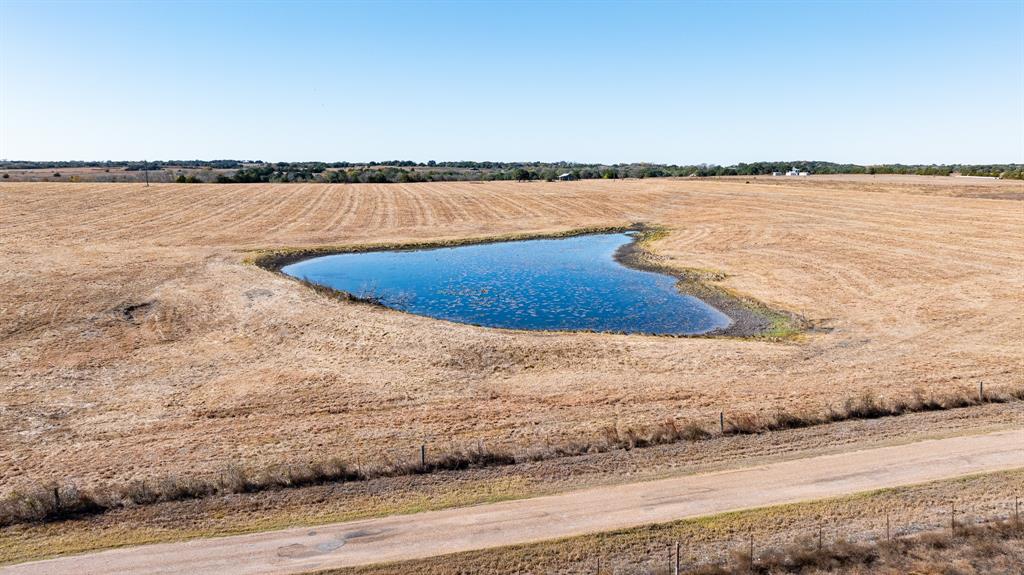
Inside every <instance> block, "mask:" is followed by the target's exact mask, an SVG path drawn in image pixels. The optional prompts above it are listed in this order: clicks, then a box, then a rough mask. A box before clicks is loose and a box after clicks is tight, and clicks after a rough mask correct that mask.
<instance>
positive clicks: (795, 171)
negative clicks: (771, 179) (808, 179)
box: [772, 167, 811, 176]
mask: <svg viewBox="0 0 1024 575" xmlns="http://www.w3.org/2000/svg"><path fill="white" fill-rule="evenodd" d="M777 173H778V172H772V175H773V176H774V175H776V174H777ZM786 175H787V176H809V175H811V173H810V172H801V171H800V170H798V169H796V168H795V167H794V168H790V169H789V171H788V172H786Z"/></svg>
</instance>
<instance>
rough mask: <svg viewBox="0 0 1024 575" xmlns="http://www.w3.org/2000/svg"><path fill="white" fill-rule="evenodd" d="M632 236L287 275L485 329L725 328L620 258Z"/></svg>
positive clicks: (499, 246)
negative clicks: (622, 250)
mask: <svg viewBox="0 0 1024 575" xmlns="http://www.w3.org/2000/svg"><path fill="white" fill-rule="evenodd" d="M632 241H633V237H632V236H631V235H629V234H622V233H614V234H594V235H586V236H576V237H572V238H564V239H548V240H528V241H515V242H500V243H490V244H477V245H470V246H460V247H454V248H437V249H425V250H405V251H379V252H363V253H352V254H337V255H331V256H323V257H317V258H311V259H308V260H304V261H301V262H298V263H295V264H292V265H289V266H286V267H284V268H283V269H282V271H283V272H284V273H286V274H288V275H290V276H293V277H297V278H303V279H306V280H309V281H311V282H314V283H317V284H321V285H325V286H330V287H332V288H335V289H338V290H341V291H346V292H349V293H351V294H353V295H356V296H360V297H374V298H378V299H379V300H380V301H381V303H383V304H384V305H386V306H388V307H392V308H396V309H401V310H405V311H408V312H411V313H415V314H419V315H425V316H429V317H433V318H440V319H446V320H451V321H457V322H462V323H470V324H475V325H482V326H488V327H504V328H513V329H537V330H594V331H614V332H633V333H656V334H697V333H704V332H708V331H711V330H713V329H716V328H720V327H725V326H727V325H729V322H730V320H729V318H728V317H727V316H726V315H725V314H723V313H722V312H720V311H718V310H717V309H715V308H713V307H711V306H709V305H708V304H706V303H704V302H703V301H701V300H699V299H697V298H695V297H692V296H688V295H684V294H681V293H679V291H678V290H676V288H675V284H676V279H675V278H673V277H671V276H667V275H663V274H659V273H653V272H646V271H640V270H635V269H632V268H628V267H625V266H623V265H622V264H620V263H619V262H617V261H616V260H615V259H614V255H615V252H616V250H618V249H619V248H620V247H621V246H623V245H625V244H628V243H629V242H632Z"/></svg>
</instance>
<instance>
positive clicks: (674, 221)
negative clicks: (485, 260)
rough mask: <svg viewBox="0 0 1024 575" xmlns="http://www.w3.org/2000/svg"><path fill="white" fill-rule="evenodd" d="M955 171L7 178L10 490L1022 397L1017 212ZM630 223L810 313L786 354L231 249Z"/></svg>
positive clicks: (1, 386) (772, 345)
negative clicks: (555, 179) (400, 301)
mask: <svg viewBox="0 0 1024 575" xmlns="http://www.w3.org/2000/svg"><path fill="white" fill-rule="evenodd" d="M958 186H966V185H965V184H962V183H960V182H957V181H954V180H952V179H951V180H950V183H949V184H948V185H947V186H946V187H943V188H941V193H939V192H936V193H933V194H929V193H926V192H927V190H926V191H925V192H922V191H921V190H919V189H915V190H914V193H906V192H905V190H903V189H902V188H901V187H900V186H896V185H893V186H892V187H891V188H886V187H885V186H884V185H883V186H881V187H879V185H878V184H877V183H876V184H871V185H870V186H867V185H865V187H864V189H859V188H857V187H856V186H852V187H851V185H850V184H848V183H845V182H844V183H843V185H842V187H840V188H828V187H827V186H825V185H824V184H823V185H822V186H821V187H815V186H814V185H813V182H810V183H805V182H800V183H799V184H796V183H794V184H793V185H787V184H784V183H774V182H773V183H771V184H770V185H768V184H760V183H758V182H752V183H751V184H743V183H742V182H739V181H702V182H690V181H672V180H649V181H622V182H574V183H556V184H545V183H530V184H515V183H458V184H455V183H438V184H416V185H351V186H347V185H339V186H327V185H233V186H232V185H228V186H214V185H163V184H161V185H153V186H150V187H149V188H145V187H143V186H138V185H115V184H77V185H75V184H53V183H51V184H2V185H0V227H2V228H3V230H4V233H3V234H2V237H0V255H2V257H3V258H4V261H5V266H4V267H3V269H2V271H0V294H2V295H0V298H2V305H0V316H2V317H0V393H2V395H3V397H4V404H3V406H2V410H0V434H2V436H3V437H4V439H5V442H4V445H3V447H2V449H0V491H3V492H9V491H10V490H13V489H16V488H22V487H27V486H31V485H34V484H37V483H41V482H46V481H51V480H56V479H67V480H72V481H74V482H76V483H77V484H79V485H81V486H82V487H88V486H91V485H95V484H100V483H108V482H115V483H121V482H129V481H131V480H133V479H138V478H143V477H154V476H164V475H176V474H177V475H180V474H182V473H184V472H185V471H189V472H194V473H198V474H202V473H211V474H212V473H215V472H217V471H218V470H220V469H223V468H224V467H225V466H226V465H229V464H231V463H244V464H245V465H249V466H253V467H266V466H272V465H274V464H277V463H281V462H286V461H294V460H313V459H316V458H318V457H321V456H323V455H325V454H330V455H339V456H342V457H345V458H346V460H352V459H359V458H372V457H381V456H387V455H388V454H389V453H408V452H409V451H410V449H411V448H413V447H414V446H417V445H419V444H421V443H427V444H430V445H446V444H450V443H455V444H471V443H473V442H475V441H477V440H483V441H485V442H487V443H488V445H495V446H500V445H509V446H522V445H534V444H543V443H545V442H549V443H552V444H558V443H560V442H563V441H569V440H572V439H574V438H577V437H580V436H586V435H592V434H596V433H599V432H600V430H601V429H604V428H606V427H608V426H626V427H628V426H639V425H644V424H657V423H659V422H661V421H664V420H665V419H668V418H676V419H679V420H686V421H688V420H701V421H714V420H715V418H716V417H717V413H718V411H719V410H720V409H726V410H727V411H729V412H733V411H736V412H740V411H747V412H751V411H752V412H756V411H758V410H764V411H765V412H767V413H774V412H776V411H778V410H809V411H821V410H825V409H827V408H828V406H829V404H830V402H833V401H835V398H845V397H850V396H857V395H859V394H860V393H861V392H863V391H865V390H873V392H874V393H875V394H876V395H877V396H878V397H880V398H885V399H898V398H901V397H902V398H909V397H910V396H911V394H912V392H913V390H915V389H921V390H923V391H924V392H940V393H941V392H946V391H950V390H952V389H959V388H960V387H963V386H974V385H976V384H977V382H979V381H984V382H985V383H986V385H987V386H989V387H990V389H992V390H993V391H998V390H1001V389H1002V390H1006V389H1010V388H1012V387H1015V386H1018V385H1019V384H1020V383H1021V375H1020V374H1021V371H1022V370H1021V367H1022V352H1021V349H1022V343H1024V340H1022V329H1021V325H1022V323H1021V322H1022V320H1021V315H1020V311H1019V310H1020V309H1021V307H1022V306H1021V304H1022V296H1021V294H1022V287H1024V279H1022V277H1021V273H1020V269H1022V264H1024V254H1022V249H1021V246H1022V245H1024V217H1022V216H1021V213H1020V210H1019V209H1016V208H1017V207H1018V206H1019V205H1020V204H1019V202H1015V201H1009V200H991V199H977V198H962V197H956V196H957V195H958V194H960V193H961V192H963V194H966V195H969V193H973V192H972V190H973V188H971V187H970V186H966V187H958ZM989 187H991V186H989ZM1018 189H1019V188H1018V186H1017V185H1016V184H1014V183H1007V185H1006V186H1005V187H1000V188H998V191H999V192H1000V193H1003V194H1004V195H1005V194H1009V195H1013V194H1015V193H1017V190H1018ZM866 190H867V191H866ZM985 191H986V192H988V191H991V190H989V189H988V188H986V190H985ZM637 221H645V222H652V223H657V224H660V225H663V226H665V227H666V228H667V229H668V230H669V231H668V233H667V234H666V235H665V236H664V237H663V238H661V239H659V240H657V241H653V242H651V243H650V246H649V247H650V249H651V250H652V251H653V252H655V253H656V254H657V255H658V256H660V257H661V258H664V260H663V261H664V262H666V264H667V265H672V266H675V267H678V268H680V269H683V268H686V269H695V268H696V269H705V270H710V272H711V273H712V274H713V275H714V276H715V277H720V278H721V279H720V281H718V282H716V284H717V285H720V286H721V287H723V288H724V289H728V290H732V291H734V292H735V293H737V294H742V295H746V296H749V297H751V298H754V299H756V300H758V301H762V302H765V303H766V304H767V305H768V306H770V307H772V308H773V309H780V310H787V311H790V312H793V313H795V314H798V315H800V316H802V317H805V318H808V319H809V320H811V321H813V322H814V325H815V326H819V327H821V328H822V329H820V330H816V331H812V332H811V333H809V334H807V336H806V337H804V338H802V339H801V340H800V341H790V342H784V343H778V342H770V341H745V340H729V339H719V340H710V339H705V340H702V339H672V338H647V337H635V336H620V335H609V334H554V333H525V332H514V331H503V330H488V329H481V328H475V327H471V326H463V325H457V324H451V323H446V322H437V321H432V320H429V319H426V318H419V317H415V316H411V315H408V314H401V313H396V312H392V311H389V310H384V309H378V308H374V307H372V306H365V305H354V304H346V303H343V302H338V301H335V300H333V299H331V298H327V297H322V296H320V295H318V294H316V293H314V292H313V291H311V290H308V289H305V288H304V287H303V286H301V285H300V284H299V283H298V282H294V281H291V280H288V279H287V278H283V277H280V276H277V275H275V274H272V273H268V272H266V271H265V270H262V269H259V268H257V267H255V266H251V265H246V264H245V263H244V260H245V258H246V257H248V256H249V255H250V254H252V253H253V252H254V251H256V250H260V249H273V248H280V247H293V248H294V247H299V248H301V247H308V248H311V249H313V248H317V247H318V246H337V245H355V244H370V243H395V244H400V243H410V242H428V241H429V242H436V241H446V240H448V241H454V240H459V239H460V238H466V237H490V236H500V235H506V234H524V233H534V234H536V233H559V232H564V231H565V230H571V229H578V228H587V227H604V226H626V225H630V224H631V223H633V222H637ZM125 310H130V313H127V314H126V313H125ZM625 382H628V386H627V385H625Z"/></svg>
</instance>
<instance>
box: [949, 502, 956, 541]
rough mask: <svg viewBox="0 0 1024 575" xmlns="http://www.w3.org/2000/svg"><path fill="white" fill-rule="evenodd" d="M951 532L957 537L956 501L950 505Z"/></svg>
mask: <svg viewBox="0 0 1024 575" xmlns="http://www.w3.org/2000/svg"><path fill="white" fill-rule="evenodd" d="M949 533H950V535H952V536H953V537H956V503H950V505H949Z"/></svg>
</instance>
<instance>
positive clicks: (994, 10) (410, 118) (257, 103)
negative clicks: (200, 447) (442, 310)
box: [0, 0, 1024, 164]
mask: <svg viewBox="0 0 1024 575" xmlns="http://www.w3.org/2000/svg"><path fill="white" fill-rule="evenodd" d="M0 67H2V70H0V82H2V84H0V91H2V93H0V96H2V100H0V108H2V109H0V122H2V126H0V157H2V158H7V159H81V160H89V159H144V158H145V159H192V158H201V159H215V158H238V159H263V160H268V161H275V160H277V161H284V160H351V161H361V160H371V159H376V160H383V159H412V160H430V159H435V160H459V159H467V160H509V161H511V160H544V161H554V160H573V161H583V162H631V161H651V162H663V163H678V164H689V163H698V162H708V163H719V164H731V163H734V162H739V161H757V160H787V159H820V160H832V161H839V162H857V163H883V162H904V163H932V162H935V163H958V162H966V163H972V162H973V163H988V162H1024V0H1015V1H1010V2H988V3H985V2H964V3H953V2H932V3H925V2H915V3H898V4H892V3H888V2H844V3H795V2H786V3H767V2H758V3H712V2H702V3H667V2H664V3H648V4H613V3H604V4H600V3H555V2H550V3H532V2H518V3H506V4H493V3H486V4H485V3H482V2H481V3H473V2H460V3H411V2H405V3H391V4H381V3H342V2H318V3H306V4H299V3H243V2H220V3H200V2H180V3H153V2H146V3H144V2H119V3H99V2H49V3H48V2H40V1H34V2H11V1H9V0H0Z"/></svg>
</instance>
